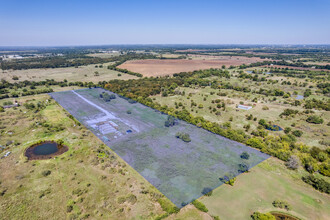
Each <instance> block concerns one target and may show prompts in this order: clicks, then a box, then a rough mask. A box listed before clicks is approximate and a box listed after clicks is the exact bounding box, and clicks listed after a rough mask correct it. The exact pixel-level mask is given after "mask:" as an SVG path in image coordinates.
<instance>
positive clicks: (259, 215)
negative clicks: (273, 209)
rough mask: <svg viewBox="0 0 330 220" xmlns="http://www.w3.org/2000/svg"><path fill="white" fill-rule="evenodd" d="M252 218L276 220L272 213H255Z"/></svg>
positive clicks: (255, 219)
mask: <svg viewBox="0 0 330 220" xmlns="http://www.w3.org/2000/svg"><path fill="white" fill-rule="evenodd" d="M251 218H252V219H253V220H276V218H275V216H273V215H272V214H270V213H260V212H254V213H253V214H252V215H251Z"/></svg>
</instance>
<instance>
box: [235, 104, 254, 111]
mask: <svg viewBox="0 0 330 220" xmlns="http://www.w3.org/2000/svg"><path fill="white" fill-rule="evenodd" d="M237 108H239V109H243V110H250V109H251V108H252V106H248V105H238V106H237Z"/></svg>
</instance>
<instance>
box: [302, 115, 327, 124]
mask: <svg viewBox="0 0 330 220" xmlns="http://www.w3.org/2000/svg"><path fill="white" fill-rule="evenodd" d="M306 121H307V122H308V123H312V124H322V123H323V119H322V118H321V117H319V116H317V115H311V116H309V117H308V118H307V119H306Z"/></svg>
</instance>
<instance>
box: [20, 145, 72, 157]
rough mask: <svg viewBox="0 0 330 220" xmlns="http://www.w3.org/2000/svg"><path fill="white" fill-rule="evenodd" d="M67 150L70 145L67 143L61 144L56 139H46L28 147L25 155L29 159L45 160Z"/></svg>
mask: <svg viewBox="0 0 330 220" xmlns="http://www.w3.org/2000/svg"><path fill="white" fill-rule="evenodd" d="M66 151H68V147H67V146H65V145H59V144H57V143H56V142H54V141H45V142H41V143H38V144H34V145H32V146H31V147H29V148H28V149H26V151H25V156H26V157H27V158H28V159H29V160H43V159H50V158H53V157H54V156H57V155H60V154H63V153H64V152H66Z"/></svg>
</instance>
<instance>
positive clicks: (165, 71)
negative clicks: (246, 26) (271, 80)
mask: <svg viewBox="0 0 330 220" xmlns="http://www.w3.org/2000/svg"><path fill="white" fill-rule="evenodd" d="M196 56H201V57H200V59H196V58H197V57H194V59H192V60H184V59H178V60H154V59H149V60H130V61H127V62H125V63H123V64H121V65H120V66H118V68H121V69H127V70H130V71H132V72H137V73H141V74H143V76H165V75H172V74H173V73H179V72H189V71H194V70H200V69H209V68H221V67H222V65H225V66H226V67H229V66H231V65H233V66H238V65H242V64H250V63H255V62H259V61H263V60H262V59H260V58H257V57H253V58H249V57H240V56H217V57H212V59H206V58H205V56H202V55H196Z"/></svg>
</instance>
